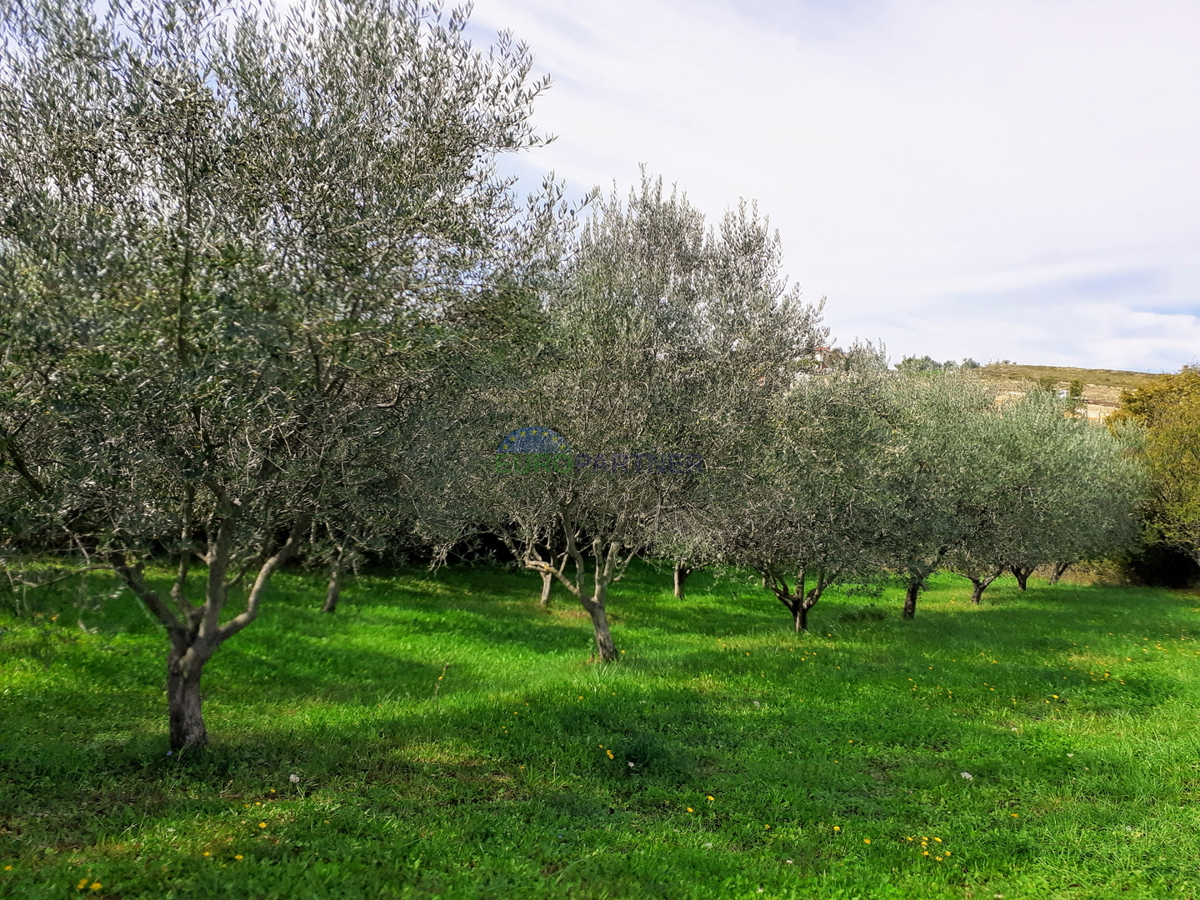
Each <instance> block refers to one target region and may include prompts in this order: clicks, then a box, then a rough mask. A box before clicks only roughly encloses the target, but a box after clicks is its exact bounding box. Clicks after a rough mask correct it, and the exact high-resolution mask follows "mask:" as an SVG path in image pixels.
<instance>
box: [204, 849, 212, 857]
mask: <svg viewBox="0 0 1200 900" xmlns="http://www.w3.org/2000/svg"><path fill="white" fill-rule="evenodd" d="M204 855H205V856H212V854H211V853H209V852H208V851H207V850H205V851H204Z"/></svg>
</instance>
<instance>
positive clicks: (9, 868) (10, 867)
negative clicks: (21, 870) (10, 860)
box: [4, 866, 12, 872]
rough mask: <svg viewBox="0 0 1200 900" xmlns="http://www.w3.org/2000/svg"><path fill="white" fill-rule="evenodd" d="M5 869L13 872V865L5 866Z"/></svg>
mask: <svg viewBox="0 0 1200 900" xmlns="http://www.w3.org/2000/svg"><path fill="white" fill-rule="evenodd" d="M4 871H5V872H11V871H12V866H5V867H4Z"/></svg>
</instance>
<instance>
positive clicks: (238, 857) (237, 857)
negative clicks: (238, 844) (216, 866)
mask: <svg viewBox="0 0 1200 900" xmlns="http://www.w3.org/2000/svg"><path fill="white" fill-rule="evenodd" d="M241 858H242V854H240V853H239V854H238V855H237V856H235V857H234V859H241Z"/></svg>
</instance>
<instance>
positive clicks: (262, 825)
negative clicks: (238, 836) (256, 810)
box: [258, 822, 267, 828]
mask: <svg viewBox="0 0 1200 900" xmlns="http://www.w3.org/2000/svg"><path fill="white" fill-rule="evenodd" d="M258 827H259V828H266V827H267V823H266V822H259V823H258Z"/></svg>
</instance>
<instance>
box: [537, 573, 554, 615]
mask: <svg viewBox="0 0 1200 900" xmlns="http://www.w3.org/2000/svg"><path fill="white" fill-rule="evenodd" d="M541 575H542V599H541V602H540V605H541V607H542V608H543V609H545V608H547V607H549V606H550V587H551V585H553V584H554V573H553V572H542V573H541Z"/></svg>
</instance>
